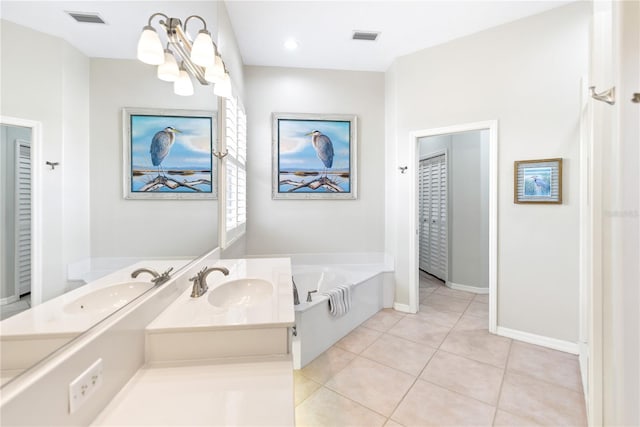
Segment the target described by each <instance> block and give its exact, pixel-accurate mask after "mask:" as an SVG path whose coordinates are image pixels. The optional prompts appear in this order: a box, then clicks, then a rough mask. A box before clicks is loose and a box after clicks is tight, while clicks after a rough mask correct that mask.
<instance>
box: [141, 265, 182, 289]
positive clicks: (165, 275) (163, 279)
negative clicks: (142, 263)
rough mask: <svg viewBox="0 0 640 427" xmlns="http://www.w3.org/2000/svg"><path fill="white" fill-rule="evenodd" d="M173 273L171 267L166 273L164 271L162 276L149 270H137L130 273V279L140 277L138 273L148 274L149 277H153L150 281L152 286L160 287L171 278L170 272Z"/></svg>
mask: <svg viewBox="0 0 640 427" xmlns="http://www.w3.org/2000/svg"><path fill="white" fill-rule="evenodd" d="M172 271H173V267H169V269H168V270H167V271H165V272H164V273H162V274H159V273H158V272H157V271H155V270H153V269H151V268H139V269H137V270H135V271H134V272H133V273H131V277H133V278H134V279H135V278H136V277H138V276H139V275H140V273H149V274H150V275H152V276H153V279H151V282H152V283H153V284H155V285H156V286H160V285H162V284H163V283H164V282H166V281H167V280H169V279H170V278H171V274H170V273H171V272H172Z"/></svg>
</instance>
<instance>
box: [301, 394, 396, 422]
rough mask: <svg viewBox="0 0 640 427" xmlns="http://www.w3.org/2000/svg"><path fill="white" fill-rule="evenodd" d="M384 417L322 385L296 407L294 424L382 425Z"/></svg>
mask: <svg viewBox="0 0 640 427" xmlns="http://www.w3.org/2000/svg"><path fill="white" fill-rule="evenodd" d="M385 421H386V418H385V417H383V416H382V415H380V414H376V413H375V412H373V411H371V410H369V409H367V408H365V407H364V406H362V405H359V404H357V403H356V402H354V401H352V400H349V399H347V398H345V397H343V396H340V395H339V394H337V393H335V392H333V391H331V390H328V389H326V388H325V387H322V388H320V389H318V390H317V391H316V392H315V393H313V394H312V395H311V396H309V398H307V399H306V400H305V401H304V402H302V403H301V404H300V405H299V406H298V407H296V426H298V427H302V426H331V427H334V426H363V427H364V426H367V427H369V426H382V425H384V423H385Z"/></svg>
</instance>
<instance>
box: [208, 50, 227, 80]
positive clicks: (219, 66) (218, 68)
mask: <svg viewBox="0 0 640 427" xmlns="http://www.w3.org/2000/svg"><path fill="white" fill-rule="evenodd" d="M224 73H225V71H224V64H223V63H222V58H220V55H216V60H215V62H214V64H213V66H209V67H207V68H206V70H205V72H204V79H205V80H206V81H208V82H211V83H219V82H221V81H222V80H223V79H224Z"/></svg>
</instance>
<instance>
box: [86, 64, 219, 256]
mask: <svg viewBox="0 0 640 427" xmlns="http://www.w3.org/2000/svg"><path fill="white" fill-rule="evenodd" d="M194 90H195V94H194V95H193V96H189V97H183V96H178V95H175V94H174V93H173V85H172V84H171V83H167V82H163V81H161V80H159V79H158V78H156V76H155V67H153V66H150V65H147V64H143V63H141V62H140V61H137V60H127V59H100V58H93V59H91V87H90V91H91V108H90V111H91V134H90V141H91V142H90V143H91V148H90V152H91V168H90V177H91V255H92V257H137V256H140V257H171V256H195V255H199V254H202V253H204V252H205V251H207V250H208V249H211V248H214V247H216V246H217V242H218V202H217V200H125V199H124V198H123V189H122V179H123V177H122V170H123V160H122V159H123V157H122V155H123V142H122V139H123V130H122V129H123V128H122V126H123V123H122V108H123V107H140V108H155V109H185V110H207V111H213V110H217V98H216V97H215V96H214V95H213V89H212V87H211V86H202V85H200V84H198V83H196V84H194Z"/></svg>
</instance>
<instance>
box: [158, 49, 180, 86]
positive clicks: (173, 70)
mask: <svg viewBox="0 0 640 427" xmlns="http://www.w3.org/2000/svg"><path fill="white" fill-rule="evenodd" d="M178 77H180V69H179V68H178V63H177V62H176V58H175V57H174V56H173V52H171V51H170V50H169V49H165V50H164V63H163V64H160V65H158V78H159V79H160V80H164V81H165V82H175V81H176V80H178Z"/></svg>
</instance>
